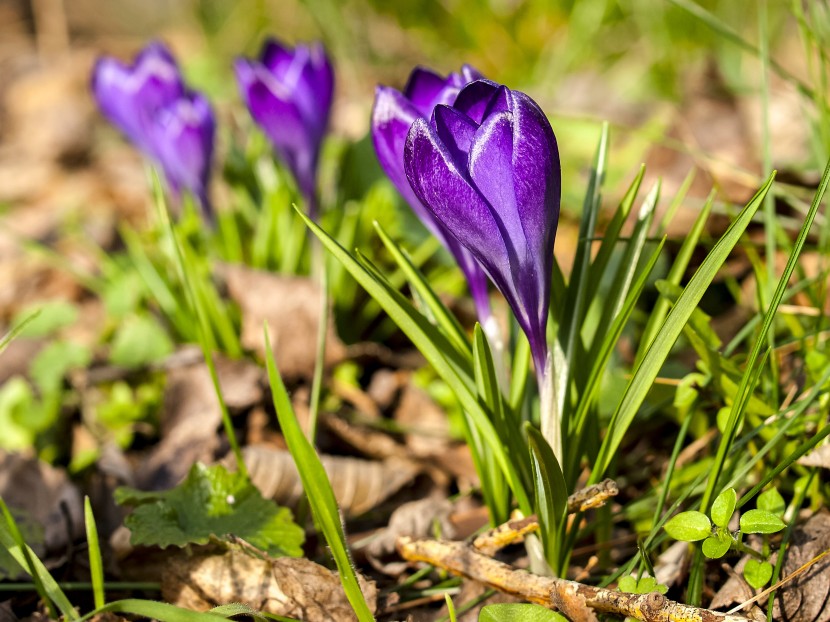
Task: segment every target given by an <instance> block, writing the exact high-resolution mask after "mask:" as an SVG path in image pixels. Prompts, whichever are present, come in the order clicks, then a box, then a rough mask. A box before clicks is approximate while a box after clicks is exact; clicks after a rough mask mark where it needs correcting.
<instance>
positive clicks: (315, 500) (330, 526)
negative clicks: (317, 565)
mask: <svg viewBox="0 0 830 622" xmlns="http://www.w3.org/2000/svg"><path fill="white" fill-rule="evenodd" d="M263 333H264V335H265V351H266V358H265V362H266V365H267V367H268V381H269V383H270V385H271V395H272V397H273V400H274V410H276V411H277V419H279V422H280V428H281V429H282V433H283V436H284V437H285V442H286V444H287V445H288V450H289V451H290V452H291V456H292V457H293V458H294V462H295V463H296V465H297V470H298V471H299V473H300V479H301V480H302V482H303V489H304V490H305V495H306V498H307V499H308V503H309V505H310V506H311V512H312V514H313V515H314V520H315V523H316V524H317V526H318V528H319V529H320V530H321V531H322V532H323V536H324V537H325V538H326V542H327V543H328V545H329V549H330V550H331V554H332V557H334V562H335V564H337V570H338V571H339V572H340V581H341V583H342V584H343V591H344V592H345V593H346V598H348V600H349V603H350V604H351V606H352V609H354V612H355V614H356V616H357V619H358V620H359V621H360V622H369V621H370V620H374V616H373V615H372V612H371V610H370V609H369V605H368V604H367V603H366V598H365V597H364V596H363V592H362V591H361V589H360V584H359V583H358V581H357V575H356V573H355V569H354V566H353V563H352V559H351V556H350V555H349V549H348V544H347V542H346V534H345V532H344V530H343V523H342V522H341V519H340V510H339V508H338V507H337V500H336V499H335V497H334V490H332V487H331V482H329V478H328V476H327V475H326V471H325V469H324V468H323V463H322V462H321V461H320V456H318V455H317V452H316V451H315V450H314V447H313V446H312V445H311V443H310V442H309V441H308V439H307V438H306V436H305V434H304V433H303V431H302V429H301V428H300V424H299V421H298V420H297V415H296V414H295V413H294V407H293V406H292V405H291V399H290V398H289V397H288V392H287V391H286V390H285V385H284V384H283V381H282V377H281V376H280V374H279V372H278V371H277V364H276V363H275V362H274V351H273V350H272V349H271V343H270V341H269V339H268V331H267V329H264V330H263Z"/></svg>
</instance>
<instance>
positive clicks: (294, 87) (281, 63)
mask: <svg viewBox="0 0 830 622" xmlns="http://www.w3.org/2000/svg"><path fill="white" fill-rule="evenodd" d="M234 68H235V70H236V80H237V82H238V84H239V89H240V92H241V94H242V99H243V100H244V101H245V104H246V105H247V106H248V110H249V111H250V112H251V116H252V117H253V119H254V121H256V123H257V124H258V125H259V126H260V127H261V128H262V130H263V132H265V135H266V136H267V137H268V139H269V140H270V141H271V144H272V145H273V147H274V149H275V151H276V152H277V155H278V156H279V157H280V159H281V160H282V161H283V163H284V164H285V165H286V166H287V167H288V168H289V169H290V170H291V173H292V174H293V175H294V179H295V180H296V181H297V186H298V187H299V189H300V192H302V194H303V196H304V197H305V199H306V202H307V204H308V212H309V215H310V216H311V217H312V218H315V217H316V216H317V211H318V206H317V162H318V160H319V156H320V145H321V143H322V142H323V136H324V135H325V133H326V126H327V125H328V120H329V114H330V112H331V104H332V100H333V96H334V71H333V70H332V66H331V62H330V61H329V58H328V56H327V55H326V51H325V50H324V49H323V46H322V45H321V44H320V43H315V44H312V45H297V46H296V47H295V48H293V49H291V48H290V47H287V46H284V45H282V44H281V43H278V42H277V41H275V40H274V39H269V40H268V41H266V42H265V45H264V46H263V48H262V52H261V54H260V57H259V59H258V60H252V59H248V58H240V59H238V60H237V61H236V63H235V65H234Z"/></svg>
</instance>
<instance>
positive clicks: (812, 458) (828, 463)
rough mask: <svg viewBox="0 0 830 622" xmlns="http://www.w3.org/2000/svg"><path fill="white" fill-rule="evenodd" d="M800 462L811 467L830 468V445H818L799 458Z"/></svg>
mask: <svg viewBox="0 0 830 622" xmlns="http://www.w3.org/2000/svg"><path fill="white" fill-rule="evenodd" d="M797 462H798V464H803V465H804V466H811V467H821V468H822V469H830V445H822V446H821V447H817V448H816V449H814V450H813V451H811V452H810V453H808V454H807V455H806V456H804V457H802V458H799V459H798V461H797Z"/></svg>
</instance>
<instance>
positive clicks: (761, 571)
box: [744, 559, 772, 590]
mask: <svg viewBox="0 0 830 622" xmlns="http://www.w3.org/2000/svg"><path fill="white" fill-rule="evenodd" d="M771 578H772V564H770V563H769V562H762V561H760V560H758V559H750V560H747V562H746V566H744V579H746V582H747V583H749V584H750V585H751V586H752V587H754V588H755V589H756V590H757V589H760V588H762V587H764V586H765V585H766V584H767V583H769V580H770V579H771Z"/></svg>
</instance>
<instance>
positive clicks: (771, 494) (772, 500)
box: [755, 488, 787, 516]
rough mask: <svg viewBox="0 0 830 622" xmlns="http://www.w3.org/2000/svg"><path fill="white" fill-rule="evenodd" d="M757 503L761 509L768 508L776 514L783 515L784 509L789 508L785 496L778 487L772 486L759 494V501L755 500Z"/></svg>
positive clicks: (768, 510) (767, 509)
mask: <svg viewBox="0 0 830 622" xmlns="http://www.w3.org/2000/svg"><path fill="white" fill-rule="evenodd" d="M755 505H756V506H757V507H758V509H759V510H766V511H767V512H771V513H772V514H775V515H776V516H783V514H784V510H785V509H786V508H787V504H786V503H784V497H782V496H781V493H780V492H778V490H777V489H776V488H770V489H769V490H767V491H765V492H762V493H761V494H760V495H758V501H756V502H755Z"/></svg>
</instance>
